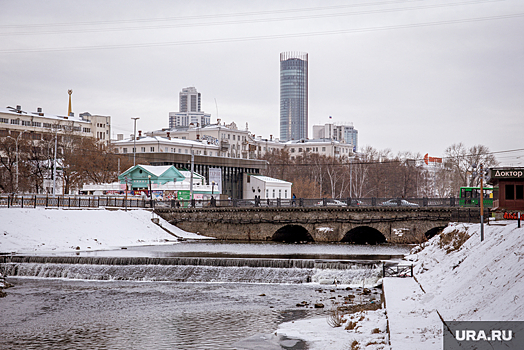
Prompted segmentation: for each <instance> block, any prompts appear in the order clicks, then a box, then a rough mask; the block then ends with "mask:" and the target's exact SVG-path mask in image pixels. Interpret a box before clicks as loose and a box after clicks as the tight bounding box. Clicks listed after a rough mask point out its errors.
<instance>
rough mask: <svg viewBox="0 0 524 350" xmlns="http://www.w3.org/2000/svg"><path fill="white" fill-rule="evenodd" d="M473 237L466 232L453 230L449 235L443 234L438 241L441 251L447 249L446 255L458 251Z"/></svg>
mask: <svg viewBox="0 0 524 350" xmlns="http://www.w3.org/2000/svg"><path fill="white" fill-rule="evenodd" d="M469 237H471V236H470V235H469V234H468V233H467V232H466V231H460V230H453V231H450V232H447V233H441V234H440V239H439V241H438V246H439V248H440V249H445V250H446V254H449V253H451V252H453V251H457V250H459V249H460V247H462V245H463V244H464V243H466V241H467V240H468V239H469Z"/></svg>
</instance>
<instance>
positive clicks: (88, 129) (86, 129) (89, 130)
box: [83, 128, 91, 132]
mask: <svg viewBox="0 0 524 350" xmlns="http://www.w3.org/2000/svg"><path fill="white" fill-rule="evenodd" d="M83 131H84V132H91V128H84V129H83Z"/></svg>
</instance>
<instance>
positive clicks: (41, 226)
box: [0, 208, 206, 253]
mask: <svg viewBox="0 0 524 350" xmlns="http://www.w3.org/2000/svg"><path fill="white" fill-rule="evenodd" d="M151 218H152V213H151V212H150V211H146V210H130V211H123V210H116V211H115V210H104V209H95V210H65V209H44V208H27V209H25V208H24V209H21V208H9V209H8V208H1V209H0V252H3V253H11V252H16V253H24V252H26V253H29V252H39V253H45V252H60V251H69V252H70V251H73V250H81V251H91V250H106V249H118V248H120V247H129V246H141V245H155V244H166V243H168V244H172V243H174V242H176V241H177V238H176V237H175V236H173V235H171V234H169V233H168V232H166V231H165V230H163V229H162V228H161V227H159V226H157V225H155V224H154V223H153V222H151ZM159 220H160V223H161V225H162V227H164V228H166V229H167V230H168V231H170V232H171V233H173V234H174V235H176V236H178V237H181V238H192V239H196V238H206V237H202V236H199V235H196V234H194V233H189V232H185V231H183V230H180V229H179V228H177V227H176V226H173V225H171V224H169V223H168V222H166V221H164V220H162V219H161V218H159Z"/></svg>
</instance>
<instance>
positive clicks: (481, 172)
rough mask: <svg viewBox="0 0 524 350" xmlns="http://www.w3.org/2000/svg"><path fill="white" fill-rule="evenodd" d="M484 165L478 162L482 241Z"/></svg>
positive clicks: (482, 232) (481, 234)
mask: <svg viewBox="0 0 524 350" xmlns="http://www.w3.org/2000/svg"><path fill="white" fill-rule="evenodd" d="M483 187H484V165H483V164H480V241H481V242H482V241H484V188H483Z"/></svg>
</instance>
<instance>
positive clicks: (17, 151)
mask: <svg viewBox="0 0 524 350" xmlns="http://www.w3.org/2000/svg"><path fill="white" fill-rule="evenodd" d="M25 131H26V130H24V131H21V132H20V133H19V134H18V136H17V137H16V139H15V138H14V137H11V136H7V137H9V138H10V139H13V140H15V148H16V173H15V184H16V187H15V191H14V192H16V193H18V162H19V158H20V156H19V154H20V149H19V148H18V140H19V139H20V137H21V136H22V134H23V133H24V132H25Z"/></svg>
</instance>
